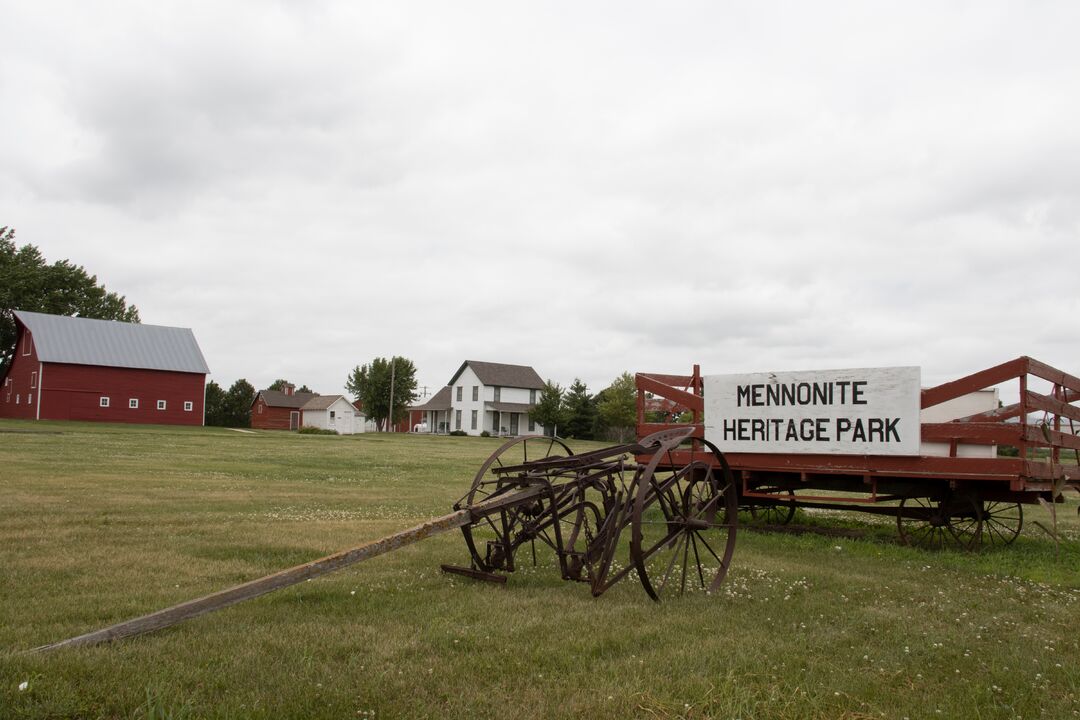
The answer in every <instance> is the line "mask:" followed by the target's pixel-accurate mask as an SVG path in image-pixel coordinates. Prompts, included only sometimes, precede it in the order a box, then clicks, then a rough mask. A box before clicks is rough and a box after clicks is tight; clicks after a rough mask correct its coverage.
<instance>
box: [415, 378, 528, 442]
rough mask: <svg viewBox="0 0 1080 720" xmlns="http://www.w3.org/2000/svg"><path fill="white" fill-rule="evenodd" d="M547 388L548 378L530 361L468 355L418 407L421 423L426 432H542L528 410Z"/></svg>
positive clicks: (517, 433)
mask: <svg viewBox="0 0 1080 720" xmlns="http://www.w3.org/2000/svg"><path fill="white" fill-rule="evenodd" d="M543 389H544V381H543V380H542V379H541V378H540V376H539V375H538V374H537V372H536V371H535V370H533V369H532V368H531V367H529V366H527V365H506V364H503V363H492V362H481V361H479V360H466V361H465V362H464V363H462V364H461V367H460V368H458V371H457V372H456V373H454V376H453V377H452V378H450V382H449V383H447V386H446V387H444V388H442V389H441V390H439V391H438V392H437V393H435V395H434V396H432V398H431V399H430V400H428V401H427V402H426V403H424V404H423V405H419V406H416V407H415V408H414V409H415V410H417V411H420V412H422V413H424V417H423V422H422V424H421V425H420V427H421V428H423V427H424V426H426V431H427V432H433V433H448V432H451V431H454V430H462V431H464V432H465V433H466V434H468V435H479V434H480V433H482V432H484V431H485V430H486V431H487V432H488V433H490V434H492V435H524V434H534V433H536V434H541V433H543V431H544V428H543V427H542V426H541V425H539V424H538V423H535V422H533V421H532V420H531V419H530V418H529V411H530V410H532V408H533V407H534V406H535V405H536V402H537V400H538V399H539V397H540V393H541V392H542V391H543Z"/></svg>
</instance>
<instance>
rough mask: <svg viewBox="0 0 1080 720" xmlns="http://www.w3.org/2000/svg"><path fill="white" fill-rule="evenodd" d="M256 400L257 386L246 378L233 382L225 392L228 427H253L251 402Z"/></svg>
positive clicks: (226, 422) (226, 423)
mask: <svg viewBox="0 0 1080 720" xmlns="http://www.w3.org/2000/svg"><path fill="white" fill-rule="evenodd" d="M254 401H255V387H254V386H253V385H252V384H251V383H249V382H248V381H247V380H245V379H244V378H240V379H239V380H237V381H236V382H234V383H233V384H232V387H230V388H229V391H228V392H227V393H225V425H226V427H238V428H246V427H251V403H253V402H254Z"/></svg>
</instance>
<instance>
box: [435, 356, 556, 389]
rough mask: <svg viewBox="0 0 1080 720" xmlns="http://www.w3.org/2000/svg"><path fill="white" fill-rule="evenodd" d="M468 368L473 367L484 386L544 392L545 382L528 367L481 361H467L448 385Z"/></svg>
mask: <svg viewBox="0 0 1080 720" xmlns="http://www.w3.org/2000/svg"><path fill="white" fill-rule="evenodd" d="M466 367H471V368H472V370H473V372H474V373H476V377H478V378H480V382H482V383H484V385H498V386H499V387H516V388H529V389H536V390H542V389H543V388H544V381H543V380H541V379H540V376H539V375H538V374H537V373H536V371H535V370H533V369H532V368H531V367H529V366H528V365H506V364H504V363H493V362H481V361H479V360H466V361H465V362H463V363H461V367H459V368H458V371H457V372H456V373H454V377H452V378H450V382H448V383H447V385H453V384H454V381H455V380H457V379H458V378H459V377H460V376H461V373H463V372H465V368H466Z"/></svg>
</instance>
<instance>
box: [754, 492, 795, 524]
mask: <svg viewBox="0 0 1080 720" xmlns="http://www.w3.org/2000/svg"><path fill="white" fill-rule="evenodd" d="M780 494H781V493H779V492H778V493H777V495H780ZM787 496H788V498H789V499H788V500H784V501H780V502H776V503H770V504H768V505H759V504H756V503H752V504H751V505H750V517H751V518H753V520H754V522H758V523H761V524H762V525H787V524H788V523H789V522H791V518H793V517H795V491H794V490H788V491H787Z"/></svg>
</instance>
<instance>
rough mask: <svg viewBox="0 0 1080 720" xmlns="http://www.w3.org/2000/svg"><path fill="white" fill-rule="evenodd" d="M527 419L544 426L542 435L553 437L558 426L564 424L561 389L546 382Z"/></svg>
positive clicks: (564, 413) (564, 412)
mask: <svg viewBox="0 0 1080 720" xmlns="http://www.w3.org/2000/svg"><path fill="white" fill-rule="evenodd" d="M529 418H530V419H531V420H533V421H534V422H538V423H540V424H541V425H543V426H544V433H545V434H547V435H554V434H555V433H557V432H558V431H559V426H561V425H562V424H563V423H565V422H566V408H565V407H564V406H563V389H562V387H560V386H559V385H557V384H556V383H553V382H551V381H550V380H548V381H547V382H545V383H544V389H543V390H541V391H540V397H539V399H537V401H536V405H534V406H533V408H532V410H530V411H529Z"/></svg>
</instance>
